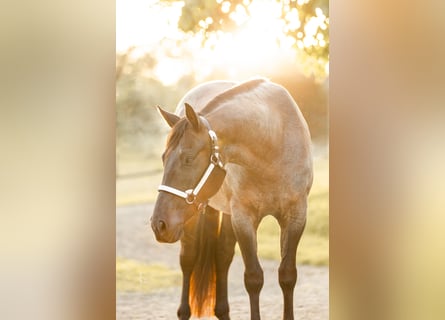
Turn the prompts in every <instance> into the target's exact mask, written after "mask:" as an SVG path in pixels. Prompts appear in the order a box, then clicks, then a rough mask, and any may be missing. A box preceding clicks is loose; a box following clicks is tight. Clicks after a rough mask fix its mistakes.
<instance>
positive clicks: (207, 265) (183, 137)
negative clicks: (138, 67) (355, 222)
mask: <svg viewBox="0 0 445 320" xmlns="http://www.w3.org/2000/svg"><path fill="white" fill-rule="evenodd" d="M192 106H193V107H192ZM158 109H159V111H160V113H161V115H162V116H163V118H164V119H165V120H166V122H167V123H168V124H169V125H170V127H172V130H171V132H170V135H169V137H168V139H167V146H166V150H165V152H164V154H163V155H162V160H163V163H164V176H163V179H162V184H161V185H160V187H159V194H158V198H157V200H156V204H155V208H154V211H153V216H152V219H151V224H152V229H153V231H154V233H155V236H156V239H157V240H158V241H160V242H169V243H172V242H176V241H178V240H181V253H180V264H181V268H182V272H183V287H182V298H181V304H180V307H179V309H178V317H179V319H189V318H190V317H191V316H195V317H202V316H212V315H215V316H216V317H217V318H218V319H230V317H229V304H228V294H227V274H228V270H229V266H230V264H231V262H232V258H233V254H234V247H235V243H236V242H238V243H239V246H240V249H241V254H242V257H243V261H244V265H245V272H244V284H245V287H246V290H247V292H248V294H249V299H250V315H251V319H260V307H259V295H260V291H261V289H262V286H263V270H262V268H261V265H260V263H259V260H258V256H257V239H256V237H257V235H256V231H257V228H258V225H259V223H260V221H261V219H262V218H263V217H265V216H266V215H273V216H274V217H275V218H276V219H277V221H278V223H279V225H280V228H281V239H280V240H281V241H280V245H281V263H280V267H279V270H278V278H279V284H280V287H281V289H282V292H283V298H284V310H283V319H294V313H293V293H294V287H295V284H296V281H297V268H296V251H297V246H298V243H299V240H300V237H301V234H302V232H303V230H304V227H305V224H306V208H307V197H308V194H309V191H310V188H311V185H312V179H313V170H312V156H311V146H310V145H311V144H310V134H309V130H308V127H307V124H306V121H305V120H304V118H303V116H302V114H301V112H300V110H299V109H298V106H297V105H296V103H295V102H294V100H293V99H292V97H291V96H290V94H289V93H288V92H287V91H286V90H285V89H284V88H283V87H281V86H279V85H277V84H275V83H272V82H270V81H268V80H265V79H253V80H250V81H247V82H244V83H240V84H237V83H235V82H229V81H214V82H208V83H205V84H203V85H200V86H198V87H196V88H194V89H192V90H191V91H190V92H189V93H187V94H186V95H185V97H184V98H183V99H182V100H181V101H180V103H179V104H178V107H177V109H176V113H175V114H173V113H169V112H167V111H164V110H162V109H161V108H159V107H158Z"/></svg>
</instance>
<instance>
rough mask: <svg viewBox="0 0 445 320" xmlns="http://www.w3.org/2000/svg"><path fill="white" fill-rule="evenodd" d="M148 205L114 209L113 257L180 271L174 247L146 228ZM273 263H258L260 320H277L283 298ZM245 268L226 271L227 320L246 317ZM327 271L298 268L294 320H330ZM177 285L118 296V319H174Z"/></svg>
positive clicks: (237, 259)
mask: <svg viewBox="0 0 445 320" xmlns="http://www.w3.org/2000/svg"><path fill="white" fill-rule="evenodd" d="M152 209H153V205H148V204H147V205H137V206H128V207H121V208H118V209H117V210H116V255H117V256H118V257H123V258H129V259H134V260H138V261H141V262H144V263H162V264H164V265H166V266H168V267H170V268H173V269H177V270H179V262H178V259H179V258H178V257H179V244H178V243H175V244H160V243H158V242H156V240H155V239H154V236H153V233H152V231H151V228H150V227H149V225H148V224H147V221H148V219H149V217H150V216H151V212H152ZM278 263H279V262H278V261H270V260H264V259H263V260H262V261H261V264H262V267H263V270H264V280H265V283H264V287H263V290H262V291H261V296H260V303H261V315H262V318H263V319H265V320H280V319H281V313H282V295H281V290H280V288H279V285H278V281H277V270H278ZM243 273H244V266H243V263H242V259H241V258H240V257H239V256H235V258H234V260H233V263H232V265H231V269H230V273H229V303H230V310H231V312H230V314H231V319H232V320H244V319H248V318H249V301H248V295H247V293H246V291H245V289H244V285H243ZM328 277H329V275H328V268H327V267H312V266H301V265H300V266H298V282H297V287H296V289H295V298H294V301H295V302H294V304H295V314H296V318H297V319H306V320H325V319H328V318H329V309H328V308H329V307H328V301H329V292H328V291H329V290H328V282H329V280H328ZM180 289H181V288H180V287H173V288H168V289H162V290H158V291H155V292H151V293H148V294H146V293H126V292H117V302H116V316H117V319H118V320H133V319H176V309H177V307H178V303H179V299H180V293H181V290H180Z"/></svg>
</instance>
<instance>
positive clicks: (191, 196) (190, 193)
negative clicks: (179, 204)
mask: <svg viewBox="0 0 445 320" xmlns="http://www.w3.org/2000/svg"><path fill="white" fill-rule="evenodd" d="M185 193H186V195H187V197H186V198H185V202H187V204H193V203H194V202H195V200H196V196H195V195H194V194H193V190H192V189H189V190H186V191H185Z"/></svg>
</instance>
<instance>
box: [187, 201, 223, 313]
mask: <svg viewBox="0 0 445 320" xmlns="http://www.w3.org/2000/svg"><path fill="white" fill-rule="evenodd" d="M219 228H220V214H219V211H216V210H215V209H213V208H211V207H209V206H207V208H206V210H205V213H203V214H200V217H199V220H198V227H197V232H198V241H197V257H196V262H195V266H194V268H193V272H192V276H191V279H190V296H189V302H190V309H191V313H192V315H193V316H196V317H210V316H213V315H214V309H215V302H216V247H217V241H218V233H219Z"/></svg>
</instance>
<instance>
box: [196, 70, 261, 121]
mask: <svg viewBox="0 0 445 320" xmlns="http://www.w3.org/2000/svg"><path fill="white" fill-rule="evenodd" d="M267 81H268V80H267V79H265V78H254V79H252V80H248V81H246V82H243V83H240V84H239V85H236V86H234V87H232V88H230V89H228V90H226V91H224V92H222V93H220V94H218V95H217V96H215V97H214V98H213V99H212V100H210V101H209V103H207V105H206V106H205V107H204V108H203V109H202V113H203V114H207V113H208V112H210V111H212V110H213V109H214V108H216V107H217V106H218V105H220V104H221V103H223V102H225V101H228V100H230V99H232V98H234V97H235V96H237V95H239V94H241V93H244V92H246V91H249V90H252V89H254V88H256V87H258V86H259V85H260V84H262V83H264V82H267Z"/></svg>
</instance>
